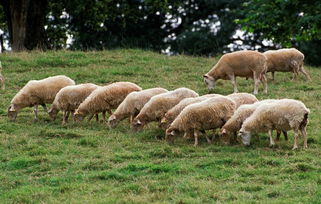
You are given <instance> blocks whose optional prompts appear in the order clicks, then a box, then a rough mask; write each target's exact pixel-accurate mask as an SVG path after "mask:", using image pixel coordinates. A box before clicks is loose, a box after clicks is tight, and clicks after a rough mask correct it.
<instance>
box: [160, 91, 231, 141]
mask: <svg viewBox="0 0 321 204" xmlns="http://www.w3.org/2000/svg"><path fill="white" fill-rule="evenodd" d="M234 111H235V102H234V101H232V100H231V99H229V98H228V97H225V96H217V97H213V98H209V99H207V100H205V101H202V102H199V103H195V104H191V105H189V106H187V107H186V108H184V109H183V111H182V112H181V113H180V114H179V115H178V116H177V117H176V119H175V120H174V121H173V122H172V124H171V125H170V126H169V128H168V129H167V130H166V139H167V140H172V138H173V136H175V135H178V134H180V133H185V134H188V135H191V134H192V135H194V139H195V143H194V146H197V145H198V137H199V136H200V135H201V134H202V133H201V131H204V130H211V129H216V128H221V127H222V126H223V125H224V124H225V122H226V121H227V120H228V119H230V117H232V115H233V113H234ZM206 139H207V141H208V142H211V140H210V139H209V138H208V137H207V136H206Z"/></svg>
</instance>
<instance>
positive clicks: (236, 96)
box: [227, 93, 259, 109]
mask: <svg viewBox="0 0 321 204" xmlns="http://www.w3.org/2000/svg"><path fill="white" fill-rule="evenodd" d="M227 97H228V98H229V99H231V100H233V101H234V102H235V104H236V107H235V108H236V109H238V107H240V105H244V104H252V103H256V102H258V101H259V100H257V98H256V97H255V96H254V95H252V94H249V93H233V94H230V95H227Z"/></svg>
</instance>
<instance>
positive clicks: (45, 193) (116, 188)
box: [0, 50, 321, 203]
mask: <svg viewBox="0 0 321 204" xmlns="http://www.w3.org/2000/svg"><path fill="white" fill-rule="evenodd" d="M0 60H1V62H2V65H3V70H2V73H3V75H4V76H5V77H6V79H7V82H6V90H5V91H3V90H0V94H1V98H0V115H1V117H0V203H61V202H67V203H214V202H219V203H223V202H224V203H225V202H231V203H320V202H321V148H320V144H321V127H320V124H321V117H320V112H321V91H320V90H321V83H320V79H321V68H316V67H310V66H306V70H307V71H308V72H309V73H310V75H311V76H312V79H313V81H312V82H307V81H306V80H305V78H304V77H303V76H302V75H300V77H299V79H297V80H296V81H291V80H290V78H291V77H292V75H291V74H290V73H276V81H275V82H271V81H270V82H269V94H267V95H264V94H262V93H261V92H262V89H263V88H262V87H260V88H261V89H260V91H261V92H260V94H259V95H258V98H259V99H266V98H294V99H299V100H302V101H303V102H304V103H305V104H306V106H307V107H308V108H309V109H310V110H311V114H310V123H309V125H308V127H307V132H308V138H309V139H308V145H309V148H308V149H306V150H305V149H303V148H302V146H303V145H302V142H303V140H302V138H300V146H299V149H298V150H296V151H292V150H291V148H292V145H293V132H291V133H290V134H289V138H290V140H289V142H286V141H284V139H283V137H281V138H282V139H281V141H280V142H278V143H277V146H276V147H275V148H269V147H268V144H269V140H268V137H267V134H260V135H259V137H260V139H258V138H257V137H256V138H254V139H253V140H252V142H253V144H252V145H251V146H250V147H243V146H242V145H233V146H226V145H223V144H220V143H214V144H211V145H209V144H207V143H206V140H205V138H202V139H201V140H200V145H199V146H198V147H196V148H195V147H193V140H184V139H177V140H175V142H174V144H167V142H166V141H164V140H163V139H161V138H162V136H163V135H164V132H163V131H162V130H160V129H158V128H157V125H156V124H150V125H149V126H148V127H147V128H146V129H145V130H144V131H142V132H140V133H133V132H132V131H131V130H130V128H129V124H128V121H127V120H126V121H124V122H122V123H121V124H120V125H119V126H118V127H117V128H116V129H113V130H109V129H108V128H107V126H106V125H105V124H102V123H100V124H98V123H96V122H95V121H94V120H93V121H91V122H89V123H88V122H83V123H78V124H75V123H73V122H71V123H69V124H68V125H66V126H61V119H62V115H61V113H60V114H59V118H58V120H56V121H55V122H51V121H50V120H49V117H48V115H47V114H46V113H45V112H44V111H43V109H42V107H39V109H40V113H39V119H40V121H39V122H37V123H33V112H32V111H33V109H32V108H25V109H23V110H22V111H21V112H20V113H19V114H18V118H17V121H16V122H15V123H13V122H9V121H8V119H7V116H6V114H7V113H6V111H7V107H8V106H9V103H10V101H11V99H12V97H13V96H14V95H15V94H16V93H17V91H18V90H19V89H20V88H22V87H23V86H24V84H25V83H26V82H27V81H29V80H31V79H42V78H45V77H48V76H52V75H58V74H65V75H67V76H69V77H71V78H73V79H74V80H75V81H76V83H84V82H93V83H96V84H100V85H103V84H107V83H110V82H115V81H131V82H135V83H137V84H139V85H140V86H141V87H143V88H150V87H156V86H160V87H164V88H167V89H175V88H178V87H182V86H184V87H188V88H191V89H194V90H195V91H197V92H198V93H200V94H206V93H208V91H207V88H206V87H205V85H204V83H203V80H202V75H203V74H204V73H206V72H207V71H208V70H209V69H210V68H211V67H212V65H214V64H215V63H216V62H217V59H214V58H202V57H189V56H172V57H168V56H164V55H161V54H157V53H153V52H147V51H141V50H114V51H103V52H69V51H59V52H46V53H42V52H31V53H5V54H2V55H0ZM238 88H239V90H240V91H242V92H252V90H253V85H252V80H248V81H246V80H245V79H238ZM214 92H215V93H220V94H229V93H231V92H232V85H231V84H230V82H229V81H219V82H218V84H217V87H216V89H215V90H214ZM156 138H158V139H156Z"/></svg>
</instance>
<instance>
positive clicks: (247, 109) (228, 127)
mask: <svg viewBox="0 0 321 204" xmlns="http://www.w3.org/2000/svg"><path fill="white" fill-rule="evenodd" d="M277 101H278V100H275V99H268V100H262V101H259V102H256V103H254V104H245V105H241V106H240V107H239V108H237V109H236V111H235V112H234V114H233V116H232V117H231V118H230V119H229V120H228V121H227V122H226V123H225V125H224V126H223V127H222V129H221V135H222V141H223V142H224V143H226V144H227V143H229V142H227V141H228V139H231V138H230V135H231V134H233V135H234V141H235V139H236V136H237V135H236V134H237V131H239V130H240V129H241V127H242V124H243V122H244V121H245V120H246V119H247V118H248V117H250V116H251V115H252V113H253V112H254V111H255V110H256V109H257V108H258V107H259V106H260V105H262V104H266V103H274V102H277ZM283 135H284V137H285V140H288V137H287V132H285V131H283ZM279 137H280V132H279V131H277V140H278V139H279Z"/></svg>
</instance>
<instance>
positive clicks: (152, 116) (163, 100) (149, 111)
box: [132, 88, 198, 131]
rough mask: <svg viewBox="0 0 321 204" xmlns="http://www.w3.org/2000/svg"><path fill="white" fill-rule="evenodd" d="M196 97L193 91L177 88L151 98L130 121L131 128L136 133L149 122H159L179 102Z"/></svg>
mask: <svg viewBox="0 0 321 204" xmlns="http://www.w3.org/2000/svg"><path fill="white" fill-rule="evenodd" d="M197 96H198V94H197V93H196V92H195V91H193V90H191V89H188V88H178V89H175V90H174V91H169V92H167V93H162V94H159V95H156V96H153V97H152V98H151V99H150V100H149V101H148V102H147V103H146V104H145V105H144V107H143V108H142V110H141V111H140V112H139V114H138V115H137V116H136V118H135V119H134V120H133V121H132V127H133V129H134V130H135V131H138V130H141V129H142V128H143V127H144V125H146V124H147V123H149V122H152V121H158V122H160V120H161V119H162V117H164V115H165V113H166V112H167V111H168V110H169V109H171V108H172V107H174V106H175V105H176V104H178V103H179V102H180V101H181V100H183V99H184V98H190V97H197Z"/></svg>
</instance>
